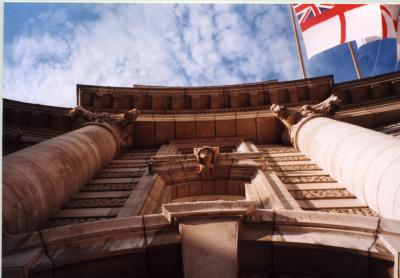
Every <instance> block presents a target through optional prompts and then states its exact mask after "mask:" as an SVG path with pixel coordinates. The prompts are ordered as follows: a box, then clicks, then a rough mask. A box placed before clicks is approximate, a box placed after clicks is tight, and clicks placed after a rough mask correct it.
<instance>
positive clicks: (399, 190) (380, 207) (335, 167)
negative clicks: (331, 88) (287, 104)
mask: <svg viewBox="0 0 400 278" xmlns="http://www.w3.org/2000/svg"><path fill="white" fill-rule="evenodd" d="M275 110H276V111H278V110H279V109H277V106H275ZM283 110H285V109H283ZM297 113H299V114H302V113H301V112H297ZM281 114H282V113H281ZM288 114H289V113H288ZM299 114H298V115H299ZM303 114H304V115H302V116H301V117H299V118H298V119H299V120H298V121H297V122H295V123H294V124H292V125H290V126H289V133H290V138H291V140H292V143H293V145H294V146H295V147H296V148H297V149H299V150H300V151H301V152H302V153H303V154H305V155H307V156H308V157H309V158H310V159H311V160H312V161H314V162H315V163H317V164H318V165H319V166H320V167H321V168H322V169H323V170H324V171H325V172H327V173H328V174H329V175H331V176H332V177H333V178H335V179H336V180H337V181H338V182H339V183H340V184H341V185H343V186H345V187H346V188H347V189H348V190H349V191H350V192H352V193H353V194H354V195H355V196H357V198H358V199H359V200H360V201H361V202H364V203H365V204H366V205H368V206H369V207H370V208H371V209H373V210H374V211H375V212H377V213H378V214H379V215H381V216H382V217H385V218H393V219H397V220H400V140H399V139H397V138H395V137H392V136H389V135H386V134H383V133H380V132H376V131H373V130H370V129H366V128H362V127H359V126H356V125H352V124H348V123H344V122H341V121H337V120H334V119H332V118H329V117H325V116H324V113H323V112H322V111H318V110H316V111H314V112H313V113H308V114H307V113H303ZM276 115H277V113H276ZM292 115H293V113H292ZM280 119H281V120H282V118H280ZM283 120H285V119H283Z"/></svg>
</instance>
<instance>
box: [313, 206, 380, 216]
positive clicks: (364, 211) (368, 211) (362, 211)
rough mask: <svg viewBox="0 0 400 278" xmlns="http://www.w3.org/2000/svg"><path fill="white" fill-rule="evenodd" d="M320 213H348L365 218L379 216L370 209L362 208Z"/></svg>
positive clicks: (326, 210) (327, 209) (333, 209)
mask: <svg viewBox="0 0 400 278" xmlns="http://www.w3.org/2000/svg"><path fill="white" fill-rule="evenodd" d="M318 211H323V212H334V213H346V214H356V215H363V216H375V217H378V216H379V215H378V214H377V213H375V212H374V211H373V210H372V209H370V208H368V207H360V208H326V209H318Z"/></svg>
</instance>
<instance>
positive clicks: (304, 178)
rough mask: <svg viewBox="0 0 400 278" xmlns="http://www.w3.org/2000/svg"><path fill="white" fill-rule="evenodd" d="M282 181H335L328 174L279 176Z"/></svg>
mask: <svg viewBox="0 0 400 278" xmlns="http://www.w3.org/2000/svg"><path fill="white" fill-rule="evenodd" d="M279 178H280V179H281V181H282V182H283V183H319V182H335V180H334V179H332V178H331V177H330V176H294V177H279Z"/></svg>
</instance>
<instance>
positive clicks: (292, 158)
mask: <svg viewBox="0 0 400 278" xmlns="http://www.w3.org/2000/svg"><path fill="white" fill-rule="evenodd" d="M267 160H268V161H276V162H281V161H307V160H310V159H309V158H308V157H306V156H305V155H293V156H277V157H268V158H267Z"/></svg>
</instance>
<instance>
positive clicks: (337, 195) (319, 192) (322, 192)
mask: <svg viewBox="0 0 400 278" xmlns="http://www.w3.org/2000/svg"><path fill="white" fill-rule="evenodd" d="M290 193H291V194H292V196H293V197H294V198H295V199H297V200H301V199H308V200H310V199H352V198H355V197H354V195H353V194H351V193H350V192H349V191H348V190H346V189H316V190H292V191H290Z"/></svg>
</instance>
